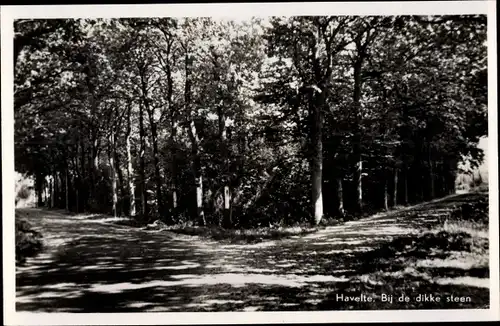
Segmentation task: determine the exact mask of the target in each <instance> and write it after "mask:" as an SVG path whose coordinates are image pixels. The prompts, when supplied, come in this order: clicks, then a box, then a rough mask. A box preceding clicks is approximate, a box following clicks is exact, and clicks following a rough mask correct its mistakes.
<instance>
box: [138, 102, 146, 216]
mask: <svg viewBox="0 0 500 326" xmlns="http://www.w3.org/2000/svg"><path fill="white" fill-rule="evenodd" d="M143 111H144V110H143V106H142V105H139V138H140V149H139V166H140V171H139V174H140V176H141V215H142V218H143V219H144V220H145V221H147V220H148V216H147V215H148V201H147V189H146V163H145V157H144V155H145V151H146V143H145V130H144V112H143Z"/></svg>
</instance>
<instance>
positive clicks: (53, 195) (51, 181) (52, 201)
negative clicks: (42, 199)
mask: <svg viewBox="0 0 500 326" xmlns="http://www.w3.org/2000/svg"><path fill="white" fill-rule="evenodd" d="M49 189H50V208H54V206H55V200H56V193H55V187H54V175H51V176H50V179H49Z"/></svg>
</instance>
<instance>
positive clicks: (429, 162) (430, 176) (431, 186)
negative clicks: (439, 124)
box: [428, 142, 436, 199]
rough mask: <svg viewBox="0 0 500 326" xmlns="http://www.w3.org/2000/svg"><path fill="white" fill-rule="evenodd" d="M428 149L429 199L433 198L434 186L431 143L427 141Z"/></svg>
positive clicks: (434, 194) (434, 195) (434, 193)
mask: <svg viewBox="0 0 500 326" xmlns="http://www.w3.org/2000/svg"><path fill="white" fill-rule="evenodd" d="M428 147H429V148H428V151H429V153H428V154H429V156H428V164H429V182H430V194H429V197H430V199H434V198H435V197H436V191H435V187H434V171H433V166H432V165H433V164H432V152H431V151H432V148H431V143H430V142H429V146H428Z"/></svg>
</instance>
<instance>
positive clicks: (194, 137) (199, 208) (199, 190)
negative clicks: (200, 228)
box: [184, 45, 207, 225]
mask: <svg viewBox="0 0 500 326" xmlns="http://www.w3.org/2000/svg"><path fill="white" fill-rule="evenodd" d="M185 50H186V52H185V55H184V65H185V66H184V68H185V70H184V71H185V74H186V78H185V84H184V103H185V106H186V112H187V113H188V114H190V115H191V123H190V126H189V128H188V133H189V137H190V139H191V153H192V156H193V174H194V178H195V187H196V215H197V219H198V221H199V222H200V224H201V225H206V224H207V223H206V220H205V212H204V210H203V175H202V171H201V160H200V155H199V146H200V139H199V137H198V132H197V130H196V125H195V122H194V114H193V112H192V111H191V110H192V108H191V77H190V75H191V60H192V58H190V56H189V49H187V45H186V49H185Z"/></svg>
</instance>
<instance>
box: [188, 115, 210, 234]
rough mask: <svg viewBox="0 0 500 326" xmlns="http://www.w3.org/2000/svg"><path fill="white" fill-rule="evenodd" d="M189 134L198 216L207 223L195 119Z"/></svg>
mask: <svg viewBox="0 0 500 326" xmlns="http://www.w3.org/2000/svg"><path fill="white" fill-rule="evenodd" d="M189 135H190V138H191V142H192V146H191V153H192V155H193V175H194V179H195V187H196V217H197V220H198V221H199V223H200V224H201V225H206V224H207V223H206V220H205V212H204V210H203V175H202V172H201V162H200V154H199V149H198V146H199V139H198V135H197V131H196V126H195V124H194V121H191V128H190V131H189Z"/></svg>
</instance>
